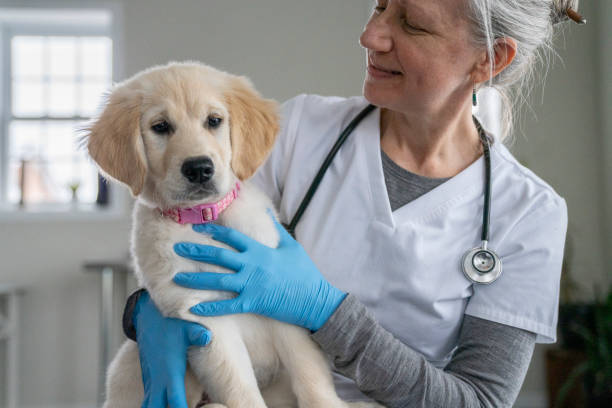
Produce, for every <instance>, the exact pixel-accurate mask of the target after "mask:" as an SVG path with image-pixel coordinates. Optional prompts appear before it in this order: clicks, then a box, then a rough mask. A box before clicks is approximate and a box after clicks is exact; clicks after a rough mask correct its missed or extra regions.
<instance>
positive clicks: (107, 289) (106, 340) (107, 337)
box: [84, 262, 130, 406]
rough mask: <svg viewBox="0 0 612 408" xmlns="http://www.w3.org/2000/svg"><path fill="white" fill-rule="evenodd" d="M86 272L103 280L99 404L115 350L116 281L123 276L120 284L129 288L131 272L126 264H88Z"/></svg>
mask: <svg viewBox="0 0 612 408" xmlns="http://www.w3.org/2000/svg"><path fill="white" fill-rule="evenodd" d="M84 268H85V270H86V271H89V272H97V273H99V274H100V279H101V297H100V300H101V305H100V350H99V354H100V371H99V374H98V404H99V405H100V406H101V405H102V403H103V402H104V388H105V383H106V369H107V368H108V365H109V364H110V361H111V358H112V356H111V353H112V351H113V350H112V348H113V344H112V343H113V341H112V338H113V326H116V325H117V324H118V322H114V321H113V319H114V310H115V308H114V307H113V306H114V298H115V281H117V278H118V276H117V275H118V274H119V275H123V276H122V278H123V279H121V280H119V282H120V283H121V284H122V285H123V287H122V289H123V290H125V289H126V288H127V283H126V279H127V276H128V274H127V272H129V271H130V268H129V267H128V265H127V264H126V263H124V262H87V263H85V265H84Z"/></svg>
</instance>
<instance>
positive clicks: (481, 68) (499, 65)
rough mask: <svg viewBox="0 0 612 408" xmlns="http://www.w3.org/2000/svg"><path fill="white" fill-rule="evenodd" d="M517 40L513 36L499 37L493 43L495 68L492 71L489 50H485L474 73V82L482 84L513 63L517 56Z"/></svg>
mask: <svg viewBox="0 0 612 408" xmlns="http://www.w3.org/2000/svg"><path fill="white" fill-rule="evenodd" d="M516 47H517V45H516V41H515V40H514V38H511V37H504V38H498V39H497V40H495V43H494V44H493V58H494V61H493V70H492V71H491V58H490V55H489V53H488V52H486V51H484V52H483V54H482V58H481V59H480V60H479V61H478V62H477V63H476V67H475V69H474V71H473V73H472V77H473V78H472V80H473V83H474V84H480V83H483V82H486V81H488V80H489V79H491V78H495V77H496V76H497V75H498V74H499V73H500V72H502V71H503V70H504V69H506V68H507V67H508V65H510V63H512V61H513V60H514V57H515V56H516Z"/></svg>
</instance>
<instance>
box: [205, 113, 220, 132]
mask: <svg viewBox="0 0 612 408" xmlns="http://www.w3.org/2000/svg"><path fill="white" fill-rule="evenodd" d="M221 122H223V118H220V117H218V116H213V115H210V116H209V117H208V118H206V126H207V127H208V128H210V129H216V128H218V127H219V126H221Z"/></svg>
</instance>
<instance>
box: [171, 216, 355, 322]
mask: <svg viewBox="0 0 612 408" xmlns="http://www.w3.org/2000/svg"><path fill="white" fill-rule="evenodd" d="M270 215H271V214H270ZM271 216H272V215H271ZM272 218H273V220H274V223H275V225H276V228H277V229H278V232H279V234H280V242H279V244H278V247H277V248H275V249H274V248H270V247H268V246H266V245H263V244H261V243H259V242H257V241H255V240H254V239H252V238H249V237H247V236H246V235H244V234H242V233H240V232H238V231H236V230H234V229H231V228H227V227H223V226H220V225H216V224H200V225H194V226H193V229H194V230H195V231H197V232H200V233H206V234H210V235H212V238H213V239H215V240H217V241H220V242H223V243H225V244H227V245H229V246H231V247H233V248H235V249H236V250H237V251H238V252H235V251H231V250H229V249H224V248H219V247H215V246H209V245H199V244H194V243H187V242H181V243H178V244H176V245H175V246H174V251H175V252H176V253H177V254H179V255H181V256H183V257H186V258H189V259H192V260H196V261H200V262H206V263H211V264H215V265H219V266H222V267H225V268H228V269H231V270H234V271H236V273H235V274H226V273H211V272H200V273H179V274H176V275H175V277H174V282H176V283H177V284H179V285H181V286H185V287H188V288H193V289H212V290H223V291H231V292H236V293H238V296H237V297H235V298H233V299H228V300H221V301H216V302H204V303H200V304H199V305H196V306H193V307H192V308H191V309H190V310H191V312H192V313H195V314H197V315H201V316H218V315H223V314H232V313H257V314H260V315H264V316H268V317H271V318H273V319H276V320H281V321H284V322H287V323H291V324H295V325H298V326H302V327H304V328H307V329H310V330H311V331H317V330H319V329H320V328H321V327H322V326H323V324H324V323H325V322H326V321H327V320H328V319H329V317H330V316H331V315H332V314H333V313H334V311H335V310H336V309H337V307H338V306H339V305H340V303H341V302H342V300H344V298H345V297H346V293H343V292H342V291H340V290H339V289H337V288H335V287H334V286H332V285H331V284H330V283H329V282H327V281H326V280H325V278H323V276H322V275H321V273H320V272H319V271H318V270H317V268H316V266H315V265H314V264H313V263H312V261H311V260H310V258H309V257H308V255H307V254H306V251H304V248H302V246H301V245H300V244H299V243H298V242H297V241H295V240H294V239H293V237H291V235H289V233H288V232H287V231H286V230H285V229H284V228H283V227H282V226H281V225H280V224H279V223H278V221H277V220H276V219H275V218H274V216H272Z"/></svg>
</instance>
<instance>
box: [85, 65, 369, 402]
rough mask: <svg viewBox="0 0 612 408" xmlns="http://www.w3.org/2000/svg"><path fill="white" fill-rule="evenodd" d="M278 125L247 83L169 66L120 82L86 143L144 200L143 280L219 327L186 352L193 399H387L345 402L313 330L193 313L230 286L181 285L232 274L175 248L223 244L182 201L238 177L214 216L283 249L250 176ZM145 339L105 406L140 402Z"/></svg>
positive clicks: (207, 70) (112, 381) (158, 294)
mask: <svg viewBox="0 0 612 408" xmlns="http://www.w3.org/2000/svg"><path fill="white" fill-rule="evenodd" d="M277 131H278V119H277V105H276V104H275V103H274V102H272V101H270V100H266V99H263V98H261V97H260V96H259V94H258V93H257V92H256V91H255V90H254V89H253V87H252V86H251V84H250V83H249V81H248V80H247V79H245V78H243V77H237V76H233V75H230V74H227V73H224V72H221V71H218V70H216V69H214V68H211V67H209V66H205V65H202V64H199V63H171V64H169V65H167V66H162V67H154V68H151V69H149V70H146V71H144V72H141V73H139V74H137V75H135V76H134V77H132V78H130V79H128V80H126V81H125V82H123V83H120V84H118V85H117V86H116V87H115V88H114V90H113V91H112V93H111V95H110V97H109V100H108V102H107V104H106V106H105V108H104V110H103V112H102V113H101V115H100V116H99V118H98V119H97V120H96V121H95V122H94V123H93V124H92V125H91V127H90V128H89V129H88V132H87V138H86V144H87V148H88V150H89V154H90V156H91V157H92V158H93V160H94V161H95V162H96V163H97V164H98V166H99V167H100V169H101V170H102V172H103V173H105V174H106V175H107V176H108V177H109V178H111V179H114V180H116V181H118V182H120V183H122V184H124V185H126V186H128V187H129V188H130V190H131V192H132V194H133V195H134V196H135V197H136V203H135V207H134V213H133V228H132V240H131V253H132V257H133V260H134V267H135V273H136V276H137V278H138V282H139V284H140V285H141V286H142V287H145V288H146V289H147V290H148V291H149V293H150V295H151V297H152V299H153V300H154V302H155V304H156V305H157V306H158V307H159V309H160V310H161V311H162V313H163V314H164V315H165V316H170V317H176V318H181V319H184V320H190V321H193V322H196V323H200V324H202V325H204V326H206V327H208V328H209V329H210V330H211V331H212V333H213V337H212V341H211V343H210V344H209V345H208V346H206V347H201V348H199V347H198V348H195V347H194V348H192V349H191V350H190V353H189V368H188V372H187V375H186V380H185V386H186V392H187V398H188V405H189V406H190V407H195V406H196V404H197V403H198V401H199V399H200V396H201V395H202V392H203V391H205V392H206V394H208V396H209V398H210V400H211V401H213V402H214V403H211V404H207V405H205V407H206V408H213V407H216V408H219V407H228V408H263V407H272V408H274V407H278V408H280V407H283V408H288V407H300V408H336V407H337V408H341V407H342V408H344V407H348V406H353V407H357V406H359V407H371V406H378V405H375V404H374V405H373V404H369V403H346V402H343V401H341V400H340V399H339V398H338V396H337V395H336V392H335V389H334V386H333V382H332V376H331V373H330V370H329V367H328V363H327V361H326V359H325V357H324V355H323V354H322V352H321V351H320V349H319V348H318V347H317V345H316V344H315V343H313V341H312V340H311V339H310V338H309V335H308V333H307V331H306V330H304V329H302V328H299V327H297V326H293V325H289V324H286V323H282V322H279V321H276V320H272V319H268V318H265V317H261V316H257V315H252V314H248V315H246V314H244V315H240V314H239V315H231V316H221V317H199V316H196V315H193V314H191V313H190V312H189V308H190V307H191V306H194V305H196V304H198V303H200V302H205V301H213V300H219V299H226V298H229V297H231V296H232V294H230V293H228V292H219V291H201V290H191V289H187V288H183V287H179V286H177V285H176V284H174V283H173V282H172V278H173V276H174V275H175V274H176V273H178V272H198V271H212V272H222V273H230V272H231V271H228V270H226V269H223V268H221V267H218V266H214V265H203V264H200V263H196V262H192V261H190V260H187V259H185V258H182V257H179V256H178V255H176V254H175V253H174V251H173V245H174V244H175V243H177V242H180V241H190V242H197V243H200V244H208V245H217V246H224V245H223V244H221V243H219V242H217V241H214V240H212V239H211V238H210V237H208V236H205V235H202V234H198V233H195V232H194V231H193V230H192V229H191V225H189V224H188V223H187V224H181V223H179V222H177V221H181V220H179V218H180V217H181V215H178V214H177V212H176V211H173V209H177V208H192V207H194V206H197V205H199V204H202V203H215V202H218V201H220V200H223V198H224V197H227V196H228V193H229V194H230V195H231V194H232V191H234V190H235V189H236V188H237V187H236V186H237V184H238V185H239V192H238V191H236V193H237V197H236V198H235V199H233V201H232V202H231V204H228V201H225V204H224V206H226V207H227V208H225V209H224V210H223V211H222V212H221V213H220V214H219V218H218V219H217V220H216V221H215V222H217V223H219V224H222V225H226V226H228V227H231V228H235V229H237V230H239V231H241V232H243V233H244V234H246V235H248V236H250V237H252V238H254V239H256V240H258V241H260V242H261V243H263V244H265V245H268V246H270V247H276V245H277V243H278V239H279V237H278V233H277V231H276V228H275V226H274V224H273V222H272V220H271V219H270V217H269V216H268V215H267V212H266V209H267V208H273V205H272V203H271V202H270V200H269V199H268V198H267V197H266V196H265V195H263V194H262V193H261V192H260V191H258V190H257V189H256V188H255V187H254V186H252V185H251V184H249V182H248V181H247V180H248V178H249V177H250V176H251V175H252V174H253V173H254V172H255V170H256V169H257V167H258V166H259V165H260V164H261V163H262V162H263V160H264V159H265V157H266V156H267V154H268V152H269V150H270V149H271V147H272V145H273V143H274V140H275V136H276V133H277ZM232 198H233V195H232ZM182 221H184V220H182ZM137 347H138V346H137V344H136V343H134V342H132V341H126V342H125V343H124V344H123V345H122V347H121V348H120V350H119V352H118V354H117V356H116V357H115V358H114V360H113V361H112V363H111V365H110V367H109V370H108V378H107V390H106V392H107V395H106V398H107V400H106V403H105V405H104V407H106V408H138V407H140V406H141V404H142V400H143V385H142V378H141V371H140V363H139V359H138V350H137ZM296 350H298V351H299V352H298V353H296V352H295V351H296Z"/></svg>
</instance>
